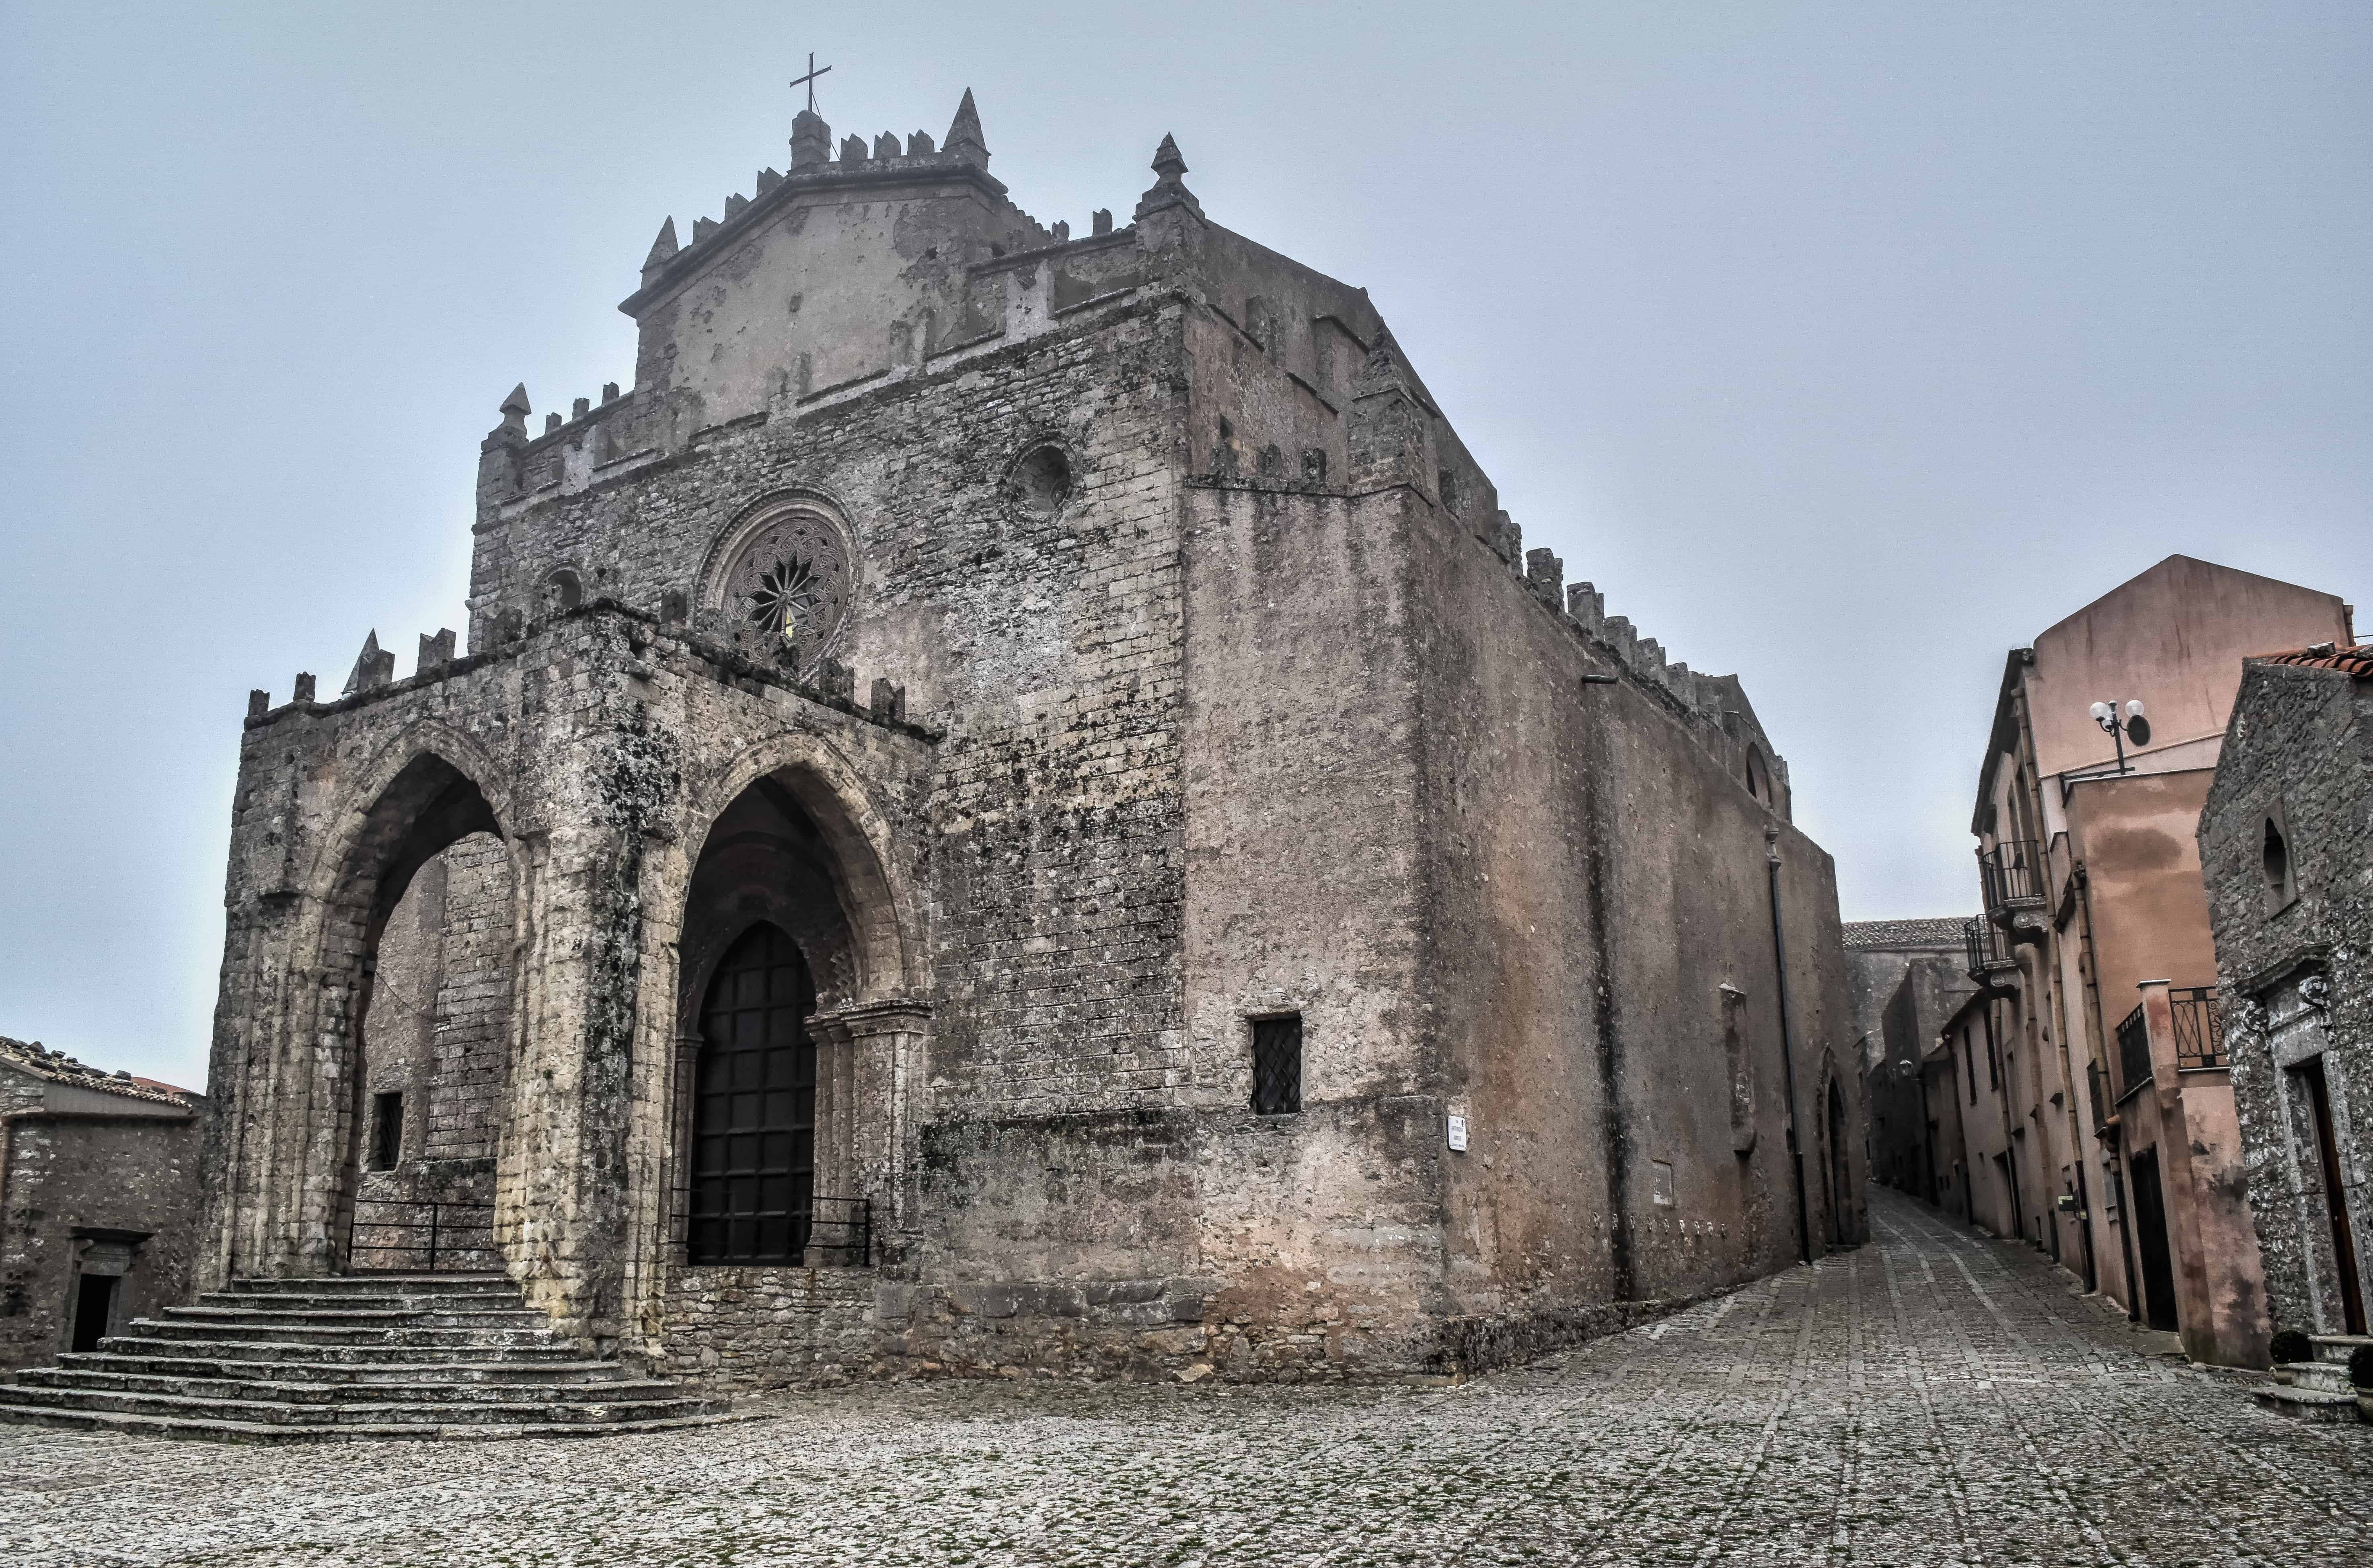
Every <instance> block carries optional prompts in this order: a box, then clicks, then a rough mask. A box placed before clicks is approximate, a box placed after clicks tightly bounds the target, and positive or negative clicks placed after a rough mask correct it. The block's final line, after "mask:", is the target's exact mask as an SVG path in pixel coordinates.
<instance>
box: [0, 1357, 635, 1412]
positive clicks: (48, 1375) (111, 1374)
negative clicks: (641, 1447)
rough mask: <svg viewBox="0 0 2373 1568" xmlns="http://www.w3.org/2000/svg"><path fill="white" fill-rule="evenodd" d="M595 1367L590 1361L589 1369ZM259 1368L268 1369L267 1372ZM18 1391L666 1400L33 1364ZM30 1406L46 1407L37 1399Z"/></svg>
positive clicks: (599, 1385)
mask: <svg viewBox="0 0 2373 1568" xmlns="http://www.w3.org/2000/svg"><path fill="white" fill-rule="evenodd" d="M597 1364H598V1363H597ZM263 1370H270V1369H268V1368H266V1369H263ZM17 1387H18V1388H19V1389H20V1390H34V1391H42V1392H48V1391H56V1390H72V1389H87V1390H89V1391H91V1392H94V1393H118V1394H162V1395H181V1396H188V1397H193V1398H215V1399H263V1400H265V1401H267V1402H269V1403H273V1404H281V1405H307V1404H385V1403H391V1402H394V1401H398V1400H403V1399H416V1400H421V1401H425V1402H427V1403H432V1404H434V1403H448V1404H480V1403H495V1404H518V1405H533V1404H548V1403H552V1402H554V1401H567V1400H570V1399H577V1400H584V1399H596V1400H600V1401H602V1402H603V1403H607V1404H622V1403H627V1402H631V1401H638V1400H651V1399H663V1398H677V1397H678V1396H679V1390H678V1389H677V1387H676V1386H675V1385H674V1384H672V1383H667V1382H662V1381H660V1380H657V1379H654V1378H647V1377H645V1378H636V1377H624V1376H620V1377H609V1378H590V1379H588V1378H577V1379H571V1380H570V1381H567V1382H565V1383H558V1382H554V1383H464V1382H458V1381H456V1382H402V1381H393V1380H390V1381H385V1382H372V1383H362V1382H334V1383H333V1382H314V1383H292V1382H282V1381H278V1380H275V1379H273V1378H269V1377H262V1376H256V1377H217V1376H210V1375H205V1374H192V1373H184V1372H166V1371H158V1370H144V1371H137V1372H123V1371H113V1370H105V1369H99V1368H90V1367H68V1366H34V1367H28V1368H26V1369H25V1370H24V1371H22V1372H20V1373H18V1375H17ZM36 1402H38V1403H42V1404H47V1403H52V1402H53V1401H50V1400H46V1399H44V1400H40V1401H36Z"/></svg>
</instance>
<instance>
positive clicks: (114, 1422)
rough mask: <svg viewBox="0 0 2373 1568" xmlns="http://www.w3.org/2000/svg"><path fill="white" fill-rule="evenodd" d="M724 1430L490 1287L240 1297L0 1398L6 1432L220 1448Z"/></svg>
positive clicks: (407, 1279)
mask: <svg viewBox="0 0 2373 1568" xmlns="http://www.w3.org/2000/svg"><path fill="white" fill-rule="evenodd" d="M731 1419H734V1417H733V1415H732V1412H731V1410H730V1409H728V1408H727V1407H725V1406H723V1405H721V1404H719V1403H717V1402H715V1401H711V1400H708V1399H705V1398H697V1397H695V1396H691V1395H687V1394H685V1393H684V1390H683V1389H682V1388H680V1387H678V1386H677V1385H675V1384H672V1383H669V1382H666V1381H664V1380H662V1379H659V1378H652V1377H647V1376H641V1375H636V1374H634V1373H632V1372H630V1371H629V1370H628V1369H627V1368H625V1367H623V1366H620V1365H619V1364H618V1363H615V1362H603V1361H591V1360H588V1359H586V1358H585V1356H584V1354H583V1352H580V1351H579V1349H578V1347H577V1345H576V1343H575V1342H574V1341H572V1340H564V1339H562V1338H561V1337H560V1336H558V1335H556V1334H555V1333H554V1332H553V1331H552V1329H551V1328H550V1326H549V1324H548V1322H547V1321H546V1319H545V1318H544V1315H543V1314H541V1313H539V1312H535V1311H533V1310H532V1309H531V1308H530V1307H529V1306H528V1305H527V1304H526V1303H525V1302H524V1301H523V1300H521V1299H520V1293H519V1292H518V1290H517V1289H516V1288H515V1287H513V1286H512V1285H511V1284H510V1283H509V1281H507V1280H504V1279H503V1278H501V1277H500V1276H498V1275H490V1274H458V1275H416V1274H415V1275H348V1276H344V1277H341V1278H335V1279H318V1280H240V1281H233V1282H232V1284H231V1287H230V1288H229V1289H228V1290H226V1291H215V1292H210V1293H207V1294H206V1295H205V1297H204V1298H203V1299H201V1300H200V1301H199V1302H197V1303H196V1304H195V1305H190V1306H180V1307H169V1308H167V1309H166V1310H165V1311H164V1312H163V1313H162V1314H160V1315H159V1316H156V1317H151V1318H142V1319H140V1320H139V1321H137V1322H135V1323H133V1324H130V1325H128V1326H127V1327H126V1329H125V1331H124V1332H123V1333H122V1334H116V1335H110V1336H109V1337H108V1338H106V1339H104V1340H100V1341H99V1349H98V1350H96V1351H89V1352H74V1353H70V1354H67V1355H64V1356H61V1357H60V1358H59V1360H58V1363H57V1364H56V1365H55V1366H50V1367H41V1368H34V1369H30V1370H28V1371H26V1372H24V1373H22V1374H20V1375H18V1379H17V1381H16V1382H14V1383H12V1384H7V1385H5V1386H0V1422H28V1423H34V1424H40V1425H46V1426H65V1427H77V1428H83V1429H99V1430H106V1431H111V1432H123V1433H134V1434H138V1435H146V1436H159V1437H201V1438H212V1439H215V1440H217V1441H227V1442H228V1441H243V1442H269V1441H291V1440H319V1439H336V1438H348V1437H372V1438H388V1437H405V1438H423V1437H437V1438H465V1437H466V1438H475V1437H511V1436H592V1435H597V1434H606V1433H623V1432H660V1431H672V1430H676V1429H679V1428H683V1427H686V1426H699V1425H707V1424H709V1423H712V1422H719V1421H725V1420H731Z"/></svg>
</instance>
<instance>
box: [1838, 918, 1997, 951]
mask: <svg viewBox="0 0 2373 1568" xmlns="http://www.w3.org/2000/svg"><path fill="white" fill-rule="evenodd" d="M1966 919H1968V917H1967V916H1964V915H1951V916H1947V917H1946V918H1944V919H1933V920H1848V921H1847V922H1846V924H1845V942H1846V945H1847V946H1848V947H1865V948H1896V947H1952V948H1958V947H1959V946H1960V945H1961V925H1962V922H1963V921H1964V920H1966Z"/></svg>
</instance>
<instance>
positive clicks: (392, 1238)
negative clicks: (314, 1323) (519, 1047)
mask: <svg viewBox="0 0 2373 1568" xmlns="http://www.w3.org/2000/svg"><path fill="white" fill-rule="evenodd" d="M512 895H513V878H512V869H511V857H510V850H509V846H507V845H506V844H505V843H504V842H503V840H502V839H500V838H499V837H496V836H495V835H494V834H493V833H491V832H486V831H483V830H481V831H477V832H473V833H469V834H465V835H463V836H462V837H461V838H458V839H456V840H455V841H454V842H453V843H451V844H450V845H448V846H446V848H443V849H441V850H439V851H438V853H437V854H435V855H433V856H431V857H430V858H429V859H428V860H427V861H426V862H424V863H423V864H422V865H421V867H420V868H419V870H418V871H416V872H414V873H413V875H412V878H411V880H410V882H409V883H407V884H406V886H405V887H404V888H403V892H402V893H401V894H400V895H398V897H397V898H396V900H395V904H394V907H393V908H392V910H391V911H390V913H389V916H388V919H387V920H386V922H385V923H384V924H383V925H382V926H381V928H380V934H379V941H378V944H377V947H376V948H375V949H374V950H373V952H372V953H371V954H370V955H369V957H368V959H367V960H366V962H367V964H368V966H369V970H370V991H369V1002H368V1009H367V1011H366V1012H365V1013H364V1015H363V1018H362V1055H363V1065H362V1070H361V1085H360V1086H361V1091H362V1104H361V1108H360V1116H359V1121H358V1127H357V1134H358V1137H359V1139H360V1141H361V1151H360V1168H359V1171H358V1174H357V1182H356V1199H355V1208H354V1214H353V1218H352V1222H351V1223H350V1225H349V1240H348V1243H347V1248H346V1257H347V1264H348V1267H349V1268H352V1269H355V1270H402V1271H411V1270H455V1269H492V1268H499V1267H500V1266H501V1263H502V1258H501V1255H500V1253H499V1252H498V1251H497V1249H496V1247H495V1245H494V1243H495V1226H494V1218H495V1209H494V1203H495V1190H494V1183H495V1155H496V1147H497V1141H498V1139H499V1136H500V1132H501V1124H502V1120H503V1117H502V1114H501V1113H502V1106H503V1097H504V1093H505V1090H506V1088H507V1086H508V1078H509V1072H508V1068H509V1023H510V1001H511V944H512V940H513V919H512V905H511V900H512Z"/></svg>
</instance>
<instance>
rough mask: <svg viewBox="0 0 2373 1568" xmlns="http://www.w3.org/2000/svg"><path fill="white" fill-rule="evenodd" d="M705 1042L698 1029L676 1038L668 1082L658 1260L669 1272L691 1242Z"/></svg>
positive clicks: (684, 1258) (678, 1261)
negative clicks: (695, 1137)
mask: <svg viewBox="0 0 2373 1568" xmlns="http://www.w3.org/2000/svg"><path fill="white" fill-rule="evenodd" d="M705 1043H706V1042H705V1041H704V1039H703V1038H702V1036H701V1033H700V1031H699V1030H697V1029H686V1030H684V1031H683V1032H681V1033H680V1034H678V1035H677V1036H676V1037H675V1061H674V1064H673V1076H672V1078H670V1079H669V1081H668V1128H669V1135H670V1136H669V1157H668V1161H667V1165H666V1171H667V1179H666V1181H665V1183H664V1184H663V1185H662V1187H661V1188H660V1260H661V1265H662V1267H665V1268H671V1269H672V1268H677V1267H680V1266H682V1265H683V1264H684V1261H685V1260H686V1258H687V1257H688V1256H689V1248H690V1246H691V1241H692V1222H691V1218H690V1216H691V1214H692V1158H693V1154H692V1121H693V1109H694V1106H695V1104H696V1097H697V1095H698V1094H699V1088H700V1084H699V1079H700V1047H702V1045H704V1044H705Z"/></svg>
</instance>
